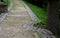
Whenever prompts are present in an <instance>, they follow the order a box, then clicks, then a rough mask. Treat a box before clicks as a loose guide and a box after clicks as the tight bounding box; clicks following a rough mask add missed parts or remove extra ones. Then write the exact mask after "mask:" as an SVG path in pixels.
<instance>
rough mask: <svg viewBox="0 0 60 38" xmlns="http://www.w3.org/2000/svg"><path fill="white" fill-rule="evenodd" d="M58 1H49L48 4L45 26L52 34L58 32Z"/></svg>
mask: <svg viewBox="0 0 60 38" xmlns="http://www.w3.org/2000/svg"><path fill="white" fill-rule="evenodd" d="M58 9H59V1H49V6H48V17H47V18H48V19H47V23H46V28H47V29H48V30H50V31H51V32H52V33H53V34H54V35H56V34H58V29H59V28H58V27H59V15H58V13H59V12H58Z"/></svg>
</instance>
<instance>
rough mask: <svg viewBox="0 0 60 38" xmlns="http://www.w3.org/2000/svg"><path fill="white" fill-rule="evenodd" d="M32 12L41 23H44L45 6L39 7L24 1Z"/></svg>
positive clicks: (45, 16) (45, 15)
mask: <svg viewBox="0 0 60 38" xmlns="http://www.w3.org/2000/svg"><path fill="white" fill-rule="evenodd" d="M24 2H25V3H26V4H27V5H28V6H29V7H30V8H31V10H32V11H33V12H34V14H35V15H36V16H37V17H38V18H39V19H40V20H41V21H42V23H43V24H46V18H47V9H46V8H40V7H38V6H36V5H33V4H31V3H29V2H27V1H24Z"/></svg>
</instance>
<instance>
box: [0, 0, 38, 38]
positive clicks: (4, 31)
mask: <svg viewBox="0 0 60 38" xmlns="http://www.w3.org/2000/svg"><path fill="white" fill-rule="evenodd" d="M12 2H13V8H12V9H11V10H10V12H9V13H8V14H7V16H6V18H5V19H4V20H3V21H2V22H1V23H0V38H39V36H38V33H37V32H35V31H32V30H31V29H28V27H29V26H30V25H31V24H32V19H31V17H30V15H29V13H28V12H27V10H26V9H25V7H24V4H23V3H22V2H21V1H20V0H12ZM31 28H32V29H33V27H31Z"/></svg>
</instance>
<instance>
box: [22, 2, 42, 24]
mask: <svg viewBox="0 0 60 38" xmlns="http://www.w3.org/2000/svg"><path fill="white" fill-rule="evenodd" d="M22 2H23V1H22ZM23 4H24V6H25V8H26V10H27V12H28V13H29V15H30V17H31V19H32V21H33V22H34V23H39V22H41V20H39V19H38V17H37V16H36V15H35V14H34V13H33V11H32V10H31V9H30V8H29V7H28V5H26V4H25V3H24V2H23Z"/></svg>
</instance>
